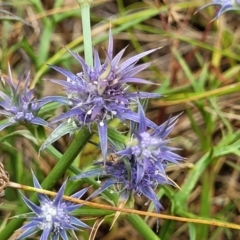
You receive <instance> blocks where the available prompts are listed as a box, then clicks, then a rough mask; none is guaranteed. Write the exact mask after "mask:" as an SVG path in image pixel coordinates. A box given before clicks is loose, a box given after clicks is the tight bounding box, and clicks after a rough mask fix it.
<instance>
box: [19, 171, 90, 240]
mask: <svg viewBox="0 0 240 240" xmlns="http://www.w3.org/2000/svg"><path fill="white" fill-rule="evenodd" d="M33 183H34V187H35V188H39V189H42V188H41V185H40V184H39V182H38V180H37V178H36V177H35V175H34V174H33ZM65 186H66V182H64V183H63V185H62V187H61V188H60V190H59V192H58V193H57V195H56V197H55V198H54V200H53V201H51V200H50V199H49V198H48V196H47V195H45V194H41V193H38V200H39V202H40V206H37V205H35V204H34V203H33V202H31V201H30V200H29V199H28V198H26V197H25V196H24V195H23V194H22V193H21V195H22V199H23V201H24V202H25V204H26V205H27V206H28V207H29V208H30V209H31V210H32V213H30V214H31V215H30V217H28V219H29V220H30V221H29V223H27V224H26V225H24V226H23V227H21V228H20V230H23V233H22V234H21V235H20V236H18V237H17V240H20V239H26V238H27V237H29V236H31V235H33V234H34V233H36V232H38V231H40V230H42V234H41V237H40V240H47V239H51V240H58V239H59V237H61V238H62V239H64V240H68V236H67V232H68V231H69V232H70V233H71V235H72V236H73V237H74V239H78V238H77V236H76V234H75V233H74V230H79V227H83V228H89V226H88V225H86V224H85V223H83V222H82V221H80V220H79V219H77V218H76V217H74V216H72V215H71V212H72V211H74V210H75V209H77V208H79V207H80V205H78V204H74V203H72V202H68V201H65V200H63V199H62V198H63V194H64V189H65ZM86 191H87V188H85V189H82V190H81V191H79V192H77V193H75V194H73V195H72V196H71V197H74V198H81V197H82V196H83V195H84V193H85V192H86ZM26 215H29V214H24V215H23V216H21V217H25V216H26ZM17 217H18V216H17Z"/></svg>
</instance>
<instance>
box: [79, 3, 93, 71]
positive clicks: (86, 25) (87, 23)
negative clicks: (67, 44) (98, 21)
mask: <svg viewBox="0 0 240 240" xmlns="http://www.w3.org/2000/svg"><path fill="white" fill-rule="evenodd" d="M78 2H79V4H80V7H81V18H82V30H83V43H84V56H85V62H86V64H87V65H88V66H89V67H90V66H91V67H92V66H93V50H92V36H91V20H90V8H91V5H90V3H91V1H80V0H79V1H78Z"/></svg>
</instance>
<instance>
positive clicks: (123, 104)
mask: <svg viewBox="0 0 240 240" xmlns="http://www.w3.org/2000/svg"><path fill="white" fill-rule="evenodd" d="M155 50H156V49H153V50H149V51H146V52H143V53H140V54H138V55H136V56H134V57H131V58H129V59H128V60H126V61H124V62H122V63H120V60H121V58H122V55H123V54H124V52H125V49H122V50H121V51H120V52H119V53H118V54H117V55H116V56H115V57H113V37H112V34H111V30H110V34H109V45H108V50H107V52H106V59H105V61H104V62H103V63H101V61H100V57H99V54H98V52H97V51H96V50H94V66H93V67H91V66H88V65H87V64H86V63H85V61H84V60H83V58H82V57H81V56H79V55H78V54H75V53H73V52H71V51H69V52H70V53H71V54H72V56H73V57H74V58H75V59H76V60H77V61H78V62H79V63H80V65H81V67H82V72H80V73H77V74H73V73H71V72H69V71H67V70H65V69H63V68H60V67H56V66H51V67H52V68H53V69H55V70H57V71H58V72H60V73H62V74H63V75H65V76H66V77H67V81H62V80H51V81H52V82H55V83H57V84H60V85H62V86H63V87H64V89H65V91H66V94H67V96H68V99H69V103H70V104H69V105H70V110H69V111H67V112H66V113H63V114H62V115H60V116H59V117H57V118H55V119H54V120H53V121H52V123H56V122H59V121H62V120H64V119H68V123H69V124H70V123H72V125H73V126H75V127H76V126H78V127H81V126H83V125H87V126H88V127H89V128H91V126H92V125H93V124H95V123H96V124H97V126H98V133H99V137H100V145H101V149H102V153H103V155H104V156H106V153H107V121H108V120H110V119H113V118H119V119H121V120H122V121H124V120H133V121H137V122H138V121H139V119H138V115H137V114H136V113H135V112H133V111H132V109H131V104H133V103H136V101H137V99H142V98H155V97H159V94H155V93H147V92H130V91H129V85H128V84H129V83H143V84H144V83H146V84H152V82H150V81H147V80H145V79H141V78H137V77H134V75H136V74H137V73H139V72H140V71H142V70H144V69H145V68H147V67H148V66H150V65H151V63H144V64H140V65H136V63H137V62H138V60H139V59H141V58H142V57H144V56H146V55H148V54H150V53H152V52H154V51H155ZM148 123H150V122H148ZM63 126H64V127H66V126H65V125H63ZM58 130H59V129H58ZM59 131H61V129H60V130H59ZM56 133H57V132H56V131H55V132H53V134H52V135H55V136H56V135H57V134H56Z"/></svg>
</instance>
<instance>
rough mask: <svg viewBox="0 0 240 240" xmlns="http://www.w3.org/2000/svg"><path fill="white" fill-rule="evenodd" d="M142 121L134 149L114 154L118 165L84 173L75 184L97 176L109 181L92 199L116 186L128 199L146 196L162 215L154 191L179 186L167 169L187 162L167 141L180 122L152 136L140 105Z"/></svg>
mask: <svg viewBox="0 0 240 240" xmlns="http://www.w3.org/2000/svg"><path fill="white" fill-rule="evenodd" d="M139 118H140V122H139V126H138V131H136V132H135V134H134V136H135V138H134V139H133V141H132V143H131V145H130V146H129V147H127V148H126V149H124V150H121V151H116V152H115V153H114V154H115V156H117V157H118V160H117V161H106V166H105V168H104V169H102V168H96V169H93V170H90V171H87V172H84V173H81V174H79V175H77V176H75V177H73V178H72V179H71V180H76V179H81V178H86V177H93V176H97V177H100V176H105V177H108V179H107V180H106V181H105V182H104V183H103V184H102V186H101V188H99V189H97V190H96V191H95V192H94V193H93V194H92V195H91V196H90V198H93V197H95V196H97V195H98V194H100V193H102V192H103V191H104V190H106V189H107V188H109V187H110V186H112V185H115V186H117V188H118V190H119V191H120V192H121V193H123V194H122V196H124V198H128V197H129V195H130V193H132V192H133V193H134V194H136V195H137V196H141V195H144V196H145V197H147V198H148V199H149V200H151V201H153V204H154V206H155V208H156V210H157V212H159V211H160V209H161V208H162V206H161V204H160V203H159V200H158V198H157V195H156V194H155V192H154V190H155V189H156V188H157V186H159V185H164V184H172V185H175V186H176V184H175V183H174V182H173V181H172V180H171V179H170V178H169V177H168V176H167V174H166V172H165V168H166V166H167V165H168V163H178V161H180V160H182V159H183V158H182V157H180V156H179V155H177V154H176V153H174V152H173V151H175V150H176V148H173V147H170V146H168V143H169V141H170V140H166V137H167V136H168V134H169V133H170V132H171V130H172V129H173V127H174V125H175V123H176V121H177V117H173V118H171V119H169V120H168V121H167V122H165V123H163V124H162V125H160V126H158V128H157V129H154V130H152V132H150V131H147V124H146V117H145V114H144V111H143V109H142V107H141V105H140V104H139ZM101 163H102V162H100V163H97V164H101Z"/></svg>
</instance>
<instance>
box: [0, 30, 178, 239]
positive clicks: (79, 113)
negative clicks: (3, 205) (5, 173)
mask: <svg viewBox="0 0 240 240" xmlns="http://www.w3.org/2000/svg"><path fill="white" fill-rule="evenodd" d="M125 49H126V48H124V49H122V50H121V51H120V52H119V53H118V54H116V56H113V37H112V32H111V30H110V32H109V44H108V49H107V51H106V52H105V55H106V58H105V60H104V61H101V59H100V57H99V53H98V52H97V51H96V50H94V53H93V66H91V65H90V64H88V63H87V62H86V61H85V60H84V59H83V58H82V57H81V56H79V55H78V54H76V53H73V52H71V51H70V50H69V52H70V54H71V55H72V56H73V57H74V58H75V59H76V60H77V61H78V62H79V64H80V66H81V70H80V71H79V72H78V73H73V72H71V71H69V70H66V69H63V68H61V67H58V66H50V67H51V68H53V69H54V70H56V71H58V72H60V73H61V74H63V75H64V76H65V77H66V80H59V79H50V81H52V82H54V83H56V84H60V85H61V86H63V89H64V92H65V95H66V96H63V97H62V96H47V97H44V98H40V99H36V98H35V96H34V89H30V90H29V89H28V84H29V80H30V75H29V74H28V75H27V77H26V78H25V81H24V84H23V88H22V90H21V84H20V83H21V80H19V83H18V84H17V85H16V84H15V83H14V81H13V77H12V75H11V71H10V68H9V77H8V78H5V81H3V82H4V84H8V87H9V88H10V91H9V92H3V91H1V92H0V97H1V98H2V101H1V102H0V106H1V108H2V110H1V112H0V113H1V114H3V115H4V116H5V117H6V118H7V119H6V122H4V123H3V125H1V126H0V128H1V130H3V129H5V128H6V127H8V126H11V125H15V124H24V125H28V124H35V125H41V126H49V127H51V128H54V127H55V126H56V125H57V124H58V123H60V124H59V125H58V126H56V128H55V129H54V130H53V132H52V133H51V134H50V135H49V137H48V138H47V139H46V141H45V142H44V143H43V145H42V146H41V148H40V150H44V149H45V148H46V147H48V146H49V145H50V144H52V143H53V142H54V141H56V140H57V139H59V138H60V137H61V136H63V135H65V134H73V133H75V132H76V131H77V130H81V128H83V127H84V128H85V127H87V128H88V129H89V132H96V133H97V134H98V136H99V144H98V146H99V147H100V148H101V152H102V161H100V162H96V163H95V164H94V167H95V169H93V170H90V171H87V172H85V173H84V172H83V173H81V174H80V175H77V176H76V177H74V178H73V179H83V178H90V177H93V176H96V177H97V178H98V179H99V178H100V177H104V178H105V180H104V181H103V183H102V185H101V187H100V188H99V189H97V190H96V191H95V192H94V193H93V194H92V195H90V196H89V198H88V199H92V198H93V197H95V196H97V195H100V194H102V193H103V191H105V190H108V189H109V188H110V189H111V191H112V192H117V193H119V195H120V196H119V201H124V202H127V201H128V200H129V199H130V198H131V196H132V195H137V196H138V197H142V196H145V197H146V198H147V199H148V201H152V202H153V204H154V207H155V209H156V211H157V212H160V210H161V209H162V206H161V204H160V202H159V199H158V197H157V195H156V193H155V190H156V189H157V188H158V186H162V185H164V184H170V185H176V184H175V183H174V182H173V181H172V180H171V179H170V178H169V177H168V176H167V174H166V171H165V169H166V167H167V166H168V164H171V163H173V164H176V163H178V162H179V161H181V160H182V158H181V157H180V156H179V155H178V154H176V153H175V151H176V150H177V149H176V148H174V147H171V146H169V142H170V140H169V139H167V137H168V135H169V133H170V132H171V130H172V129H173V127H174V125H175V123H176V121H177V118H178V117H173V118H170V119H169V120H168V121H166V122H165V123H163V124H161V125H160V126H158V125H156V124H155V123H154V122H152V121H151V120H149V119H148V118H147V117H146V116H145V113H144V110H143V108H142V106H141V104H140V103H139V102H140V100H142V99H149V98H157V97H159V94H156V93H148V92H141V91H133V90H132V88H131V85H130V84H152V82H151V81H149V80H146V79H142V78H139V77H136V76H135V75H136V74H137V73H140V72H141V71H142V70H144V69H146V68H147V67H149V66H150V65H151V63H143V64H137V62H138V61H139V60H140V59H141V58H143V57H144V56H146V55H148V54H151V53H153V52H154V51H156V49H153V50H148V51H145V52H142V53H140V54H137V55H135V56H133V57H130V58H129V59H127V60H125V61H121V58H122V56H123V54H124V52H125ZM85 54H87V52H85ZM49 102H59V103H61V104H62V105H65V106H66V108H67V109H68V110H67V111H66V112H65V113H63V114H61V115H60V116H57V117H55V119H53V120H52V121H51V122H47V119H46V118H42V117H39V112H40V110H41V108H42V107H43V106H45V105H46V104H48V103H49ZM136 109H138V112H136V111H137V110H136ZM114 118H118V119H120V120H121V121H122V122H124V123H129V122H130V125H134V124H135V128H132V131H131V130H130V134H129V136H130V139H131V140H129V142H128V143H127V144H125V143H122V144H121V148H120V147H119V146H120V145H119V144H116V143H115V142H114V140H113V139H110V138H109V136H108V128H109V122H110V121H111V120H112V119H114ZM95 129H97V131H96V130H95ZM130 129H131V128H130ZM117 134H119V133H117ZM127 136H128V135H127V134H125V137H127ZM109 140H110V141H109ZM109 142H110V143H111V144H109ZM69 148H71V145H70V146H69ZM108 154H114V155H115V156H117V161H115V162H112V161H108V160H107V155H108ZM76 155H77V154H76ZM76 155H74V156H76ZM67 160H68V161H69V162H73V161H74V158H72V159H67ZM58 164H61V161H59V163H58ZM68 165H69V164H68ZM65 171H66V170H65ZM63 173H64V172H62V174H63ZM50 175H51V173H50ZM60 176H61V175H59V176H58V178H60ZM48 179H51V177H49V178H48ZM57 180H58V179H54V181H55V182H56V181H57ZM50 181H52V179H51V180H49V183H50ZM33 182H34V186H35V188H36V189H41V185H40V184H39V182H38V181H37V178H36V177H35V176H34V175H33ZM51 184H52V183H51ZM65 185H66V183H64V184H63V185H62V187H61V188H60V190H59V191H58V193H57V195H56V197H55V198H54V199H53V200H50V198H48V197H47V195H45V194H42V193H41V194H38V200H39V203H40V205H36V203H34V202H32V201H30V200H29V199H28V198H27V197H25V196H24V195H23V194H21V195H22V199H23V201H24V203H25V204H26V206H27V207H28V208H30V209H31V211H32V212H31V213H30V214H27V215H21V216H23V217H25V216H26V217H27V219H28V220H29V222H28V223H27V224H26V225H24V226H23V227H22V228H20V231H22V233H21V234H20V235H19V236H18V239H24V238H26V237H28V236H31V235H33V234H35V233H36V232H38V231H39V230H42V233H41V237H40V239H41V240H47V239H53V240H55V239H56V240H57V239H59V238H62V239H64V240H66V239H68V235H67V232H72V235H73V236H74V237H75V238H76V235H75V234H74V232H73V231H74V230H78V227H83V228H87V227H88V226H87V225H86V224H84V223H83V222H82V221H80V220H78V219H77V218H75V217H73V216H72V211H73V210H75V209H77V208H79V207H80V206H77V205H75V204H72V203H70V202H67V201H65V200H63V193H64V189H65ZM51 186H52V185H51ZM85 192H86V189H83V190H80V191H78V192H77V193H75V194H73V195H72V197H75V198H80V197H82V195H83V194H84V193H85Z"/></svg>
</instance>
